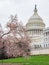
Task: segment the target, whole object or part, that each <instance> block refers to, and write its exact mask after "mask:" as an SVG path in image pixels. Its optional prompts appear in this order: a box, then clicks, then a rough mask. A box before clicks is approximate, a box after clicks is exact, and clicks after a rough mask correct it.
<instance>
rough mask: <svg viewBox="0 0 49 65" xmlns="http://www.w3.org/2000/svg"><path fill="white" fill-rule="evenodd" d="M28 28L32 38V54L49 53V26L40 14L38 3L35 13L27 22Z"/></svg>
mask: <svg viewBox="0 0 49 65" xmlns="http://www.w3.org/2000/svg"><path fill="white" fill-rule="evenodd" d="M26 28H27V33H28V35H29V36H30V38H31V43H30V50H31V55H36V54H49V27H47V28H46V25H45V23H44V21H43V19H42V18H41V17H40V16H39V15H38V10H37V7H36V5H35V8H34V13H33V15H32V16H31V17H30V18H29V20H28V22H27V24H26Z"/></svg>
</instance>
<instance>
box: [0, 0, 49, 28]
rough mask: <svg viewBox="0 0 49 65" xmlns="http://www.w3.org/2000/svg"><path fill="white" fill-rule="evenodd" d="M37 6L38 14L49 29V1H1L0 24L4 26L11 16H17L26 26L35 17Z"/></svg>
mask: <svg viewBox="0 0 49 65" xmlns="http://www.w3.org/2000/svg"><path fill="white" fill-rule="evenodd" d="M35 4H36V5H37V9H38V14H39V15H40V16H41V17H42V19H43V21H44V23H45V24H46V26H47V27H49V0H0V23H1V24H2V26H4V25H5V24H6V23H7V22H8V20H9V18H10V15H11V14H13V15H15V14H17V15H18V19H19V20H21V21H22V22H23V23H24V24H25V23H27V22H28V19H29V18H30V16H32V15H33V10H34V7H35Z"/></svg>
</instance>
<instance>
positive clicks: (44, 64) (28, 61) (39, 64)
mask: <svg viewBox="0 0 49 65" xmlns="http://www.w3.org/2000/svg"><path fill="white" fill-rule="evenodd" d="M2 62H3V63H24V64H23V65H49V55H37V56H29V57H28V58H24V57H19V58H12V59H5V60H0V63H2ZM20 65H21V64H20Z"/></svg>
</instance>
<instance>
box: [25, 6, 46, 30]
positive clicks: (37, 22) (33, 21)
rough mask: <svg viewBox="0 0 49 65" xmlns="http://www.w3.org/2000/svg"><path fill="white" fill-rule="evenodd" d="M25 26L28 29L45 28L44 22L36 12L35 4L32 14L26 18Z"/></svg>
mask: <svg viewBox="0 0 49 65" xmlns="http://www.w3.org/2000/svg"><path fill="white" fill-rule="evenodd" d="M26 26H27V28H28V29H44V28H45V23H44V22H43V19H42V18H41V17H40V16H39V15H38V13H37V8H36V5H35V9H34V14H33V15H32V16H31V17H30V19H29V20H28V23H27V24H26Z"/></svg>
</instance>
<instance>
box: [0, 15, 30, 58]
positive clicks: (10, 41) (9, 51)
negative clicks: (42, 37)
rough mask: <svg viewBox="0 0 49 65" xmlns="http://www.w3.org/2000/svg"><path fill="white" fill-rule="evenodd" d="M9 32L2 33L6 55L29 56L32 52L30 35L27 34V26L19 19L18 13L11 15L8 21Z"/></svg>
mask: <svg viewBox="0 0 49 65" xmlns="http://www.w3.org/2000/svg"><path fill="white" fill-rule="evenodd" d="M7 29H8V32H6V33H3V34H2V35H1V37H0V38H1V39H3V42H2V43H3V44H2V46H3V49H4V50H2V51H3V52H4V53H5V56H6V57H8V58H9V57H19V56H27V55H29V53H30V47H29V43H30V37H29V36H28V35H27V30H26V27H24V26H23V25H22V23H21V22H19V21H18V19H17V15H15V16H13V15H11V18H10V20H9V22H8V23H7Z"/></svg>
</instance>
